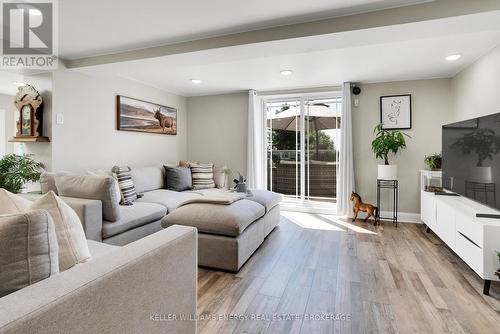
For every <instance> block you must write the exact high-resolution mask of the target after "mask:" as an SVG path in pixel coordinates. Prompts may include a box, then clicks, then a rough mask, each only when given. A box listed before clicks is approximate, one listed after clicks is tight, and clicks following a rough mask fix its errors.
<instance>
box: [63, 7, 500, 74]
mask: <svg viewBox="0 0 500 334" xmlns="http://www.w3.org/2000/svg"><path fill="white" fill-rule="evenodd" d="M494 10H500V1H498V0H474V1H471V0H435V1H431V2H426V3H421V4H414V5H409V6H404V7H397V8H390V9H384V10H378V11H373V12H368V13H361V14H353V15H347V16H341V17H335V18H330V19H323V20H317V21H312V22H305V23H297V24H289V25H284V26H278V27H273V28H266V29H260V30H253V31H247V32H241V33H234V34H228V35H223V36H216V37H209V38H203V39H198V40H192V41H186V42H179V43H172V44H166V45H161V46H155V47H149V48H144V49H137V50H131V51H124V52H118V53H112V54H106V55H100V56H91V57H86V58H79V59H72V60H64V63H65V65H66V67H67V68H80V67H88V66H96V65H103V64H110V63H117V62H125V61H132V60H139V59H147V58H155V57H163V56H169V55H175V54H182V53H188V52H196V51H203V50H210V49H217V48H225V47H233V46H238V45H245V44H254V43H263V42H272V41H278V40H285V39H292V38H300V37H309V36H317V35H325V34H334V33H340V32H347V31H354V30H361V29H370V28H377V27H384V26H391V25H398V24H406V23H414V22H421V21H428V20H436V19H443V18H447V17H455V16H462V15H470V14H477V13H481V12H488V11H494Z"/></svg>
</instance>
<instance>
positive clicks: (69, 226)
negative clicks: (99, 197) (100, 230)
mask: <svg viewBox="0 0 500 334" xmlns="http://www.w3.org/2000/svg"><path fill="white" fill-rule="evenodd" d="M30 209H31V210H37V209H43V210H47V212H48V213H49V214H50V216H51V217H52V220H53V221H54V226H55V233H56V237H57V243H58V245H59V271H64V270H66V269H69V268H71V267H73V266H74V265H76V264H77V263H80V262H85V261H87V260H88V259H90V252H89V248H88V245H87V240H86V239H85V233H84V232H83V227H82V223H81V221H80V218H78V215H77V214H76V212H75V211H73V209H72V208H70V207H69V205H68V204H66V203H64V201H63V200H62V199H60V198H59V197H57V195H56V194H55V193H54V192H53V191H50V192H48V193H47V194H45V195H43V196H42V197H40V198H39V199H37V200H36V201H35V202H33V204H31V206H30Z"/></svg>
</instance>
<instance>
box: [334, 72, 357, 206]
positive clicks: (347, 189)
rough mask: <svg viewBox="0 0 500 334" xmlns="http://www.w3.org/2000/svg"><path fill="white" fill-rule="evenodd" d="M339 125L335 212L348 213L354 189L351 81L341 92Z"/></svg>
mask: <svg viewBox="0 0 500 334" xmlns="http://www.w3.org/2000/svg"><path fill="white" fill-rule="evenodd" d="M340 120H341V127H340V152H339V164H338V170H337V214H338V215H340V216H346V215H349V214H350V211H351V203H350V197H351V192H352V191H354V189H355V184H354V162H353V153H352V114H351V83H349V82H346V83H344V86H343V92H342V114H341V119H340Z"/></svg>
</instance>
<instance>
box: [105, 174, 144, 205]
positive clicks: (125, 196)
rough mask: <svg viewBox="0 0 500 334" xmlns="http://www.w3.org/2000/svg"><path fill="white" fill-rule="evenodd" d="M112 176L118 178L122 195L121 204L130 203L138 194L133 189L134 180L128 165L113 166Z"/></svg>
mask: <svg viewBox="0 0 500 334" xmlns="http://www.w3.org/2000/svg"><path fill="white" fill-rule="evenodd" d="M112 172H113V176H114V177H115V178H116V179H117V180H118V186H119V187H120V192H121V195H122V200H121V202H120V204H121V205H132V202H133V201H135V200H136V199H138V198H139V197H140V196H138V195H137V192H136V191H135V186H134V181H133V180H132V175H131V174H130V167H128V166H114V167H113V169H112Z"/></svg>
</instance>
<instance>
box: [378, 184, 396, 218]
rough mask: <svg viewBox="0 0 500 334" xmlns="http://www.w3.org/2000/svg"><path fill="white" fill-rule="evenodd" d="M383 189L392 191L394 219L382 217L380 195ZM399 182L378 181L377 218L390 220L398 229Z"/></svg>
mask: <svg viewBox="0 0 500 334" xmlns="http://www.w3.org/2000/svg"><path fill="white" fill-rule="evenodd" d="M382 189H389V190H392V217H380V201H381V198H380V193H381V190H382ZM398 206H399V182H398V180H377V208H378V210H377V216H378V217H377V218H378V219H379V220H390V221H392V222H393V223H394V224H395V225H396V227H398Z"/></svg>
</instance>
